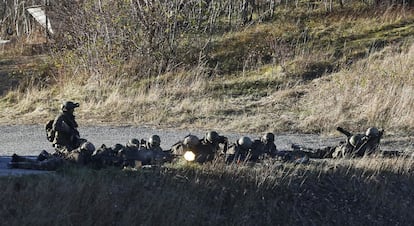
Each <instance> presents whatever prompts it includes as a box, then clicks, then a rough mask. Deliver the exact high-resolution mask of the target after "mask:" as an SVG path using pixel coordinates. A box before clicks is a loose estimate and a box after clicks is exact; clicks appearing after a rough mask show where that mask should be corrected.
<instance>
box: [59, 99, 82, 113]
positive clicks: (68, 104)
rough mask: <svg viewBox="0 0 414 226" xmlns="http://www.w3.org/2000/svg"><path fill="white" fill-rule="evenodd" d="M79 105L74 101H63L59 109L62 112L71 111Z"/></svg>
mask: <svg viewBox="0 0 414 226" xmlns="http://www.w3.org/2000/svg"><path fill="white" fill-rule="evenodd" d="M77 107H79V103H75V102H72V101H65V102H63V104H62V106H61V109H62V111H63V112H69V113H73V111H74V109H75V108H77Z"/></svg>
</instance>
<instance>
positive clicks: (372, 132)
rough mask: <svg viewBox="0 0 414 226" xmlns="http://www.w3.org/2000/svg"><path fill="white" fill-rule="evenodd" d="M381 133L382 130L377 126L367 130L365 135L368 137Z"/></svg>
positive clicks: (377, 135)
mask: <svg viewBox="0 0 414 226" xmlns="http://www.w3.org/2000/svg"><path fill="white" fill-rule="evenodd" d="M379 135H380V132H379V130H378V129H377V128H375V127H370V128H368V129H367V131H366V132H365V136H368V137H379Z"/></svg>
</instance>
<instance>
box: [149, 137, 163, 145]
mask: <svg viewBox="0 0 414 226" xmlns="http://www.w3.org/2000/svg"><path fill="white" fill-rule="evenodd" d="M148 143H149V144H151V146H153V147H159V146H160V145H161V138H160V136H158V135H152V136H151V137H150V138H149V139H148Z"/></svg>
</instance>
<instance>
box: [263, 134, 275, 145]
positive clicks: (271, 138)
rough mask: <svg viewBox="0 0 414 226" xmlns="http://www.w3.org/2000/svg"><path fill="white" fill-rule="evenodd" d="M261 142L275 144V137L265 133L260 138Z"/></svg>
mask: <svg viewBox="0 0 414 226" xmlns="http://www.w3.org/2000/svg"><path fill="white" fill-rule="evenodd" d="M261 141H262V142H263V143H264V144H270V143H273V142H275V135H274V134H273V133H266V134H265V135H263V136H262V138H261Z"/></svg>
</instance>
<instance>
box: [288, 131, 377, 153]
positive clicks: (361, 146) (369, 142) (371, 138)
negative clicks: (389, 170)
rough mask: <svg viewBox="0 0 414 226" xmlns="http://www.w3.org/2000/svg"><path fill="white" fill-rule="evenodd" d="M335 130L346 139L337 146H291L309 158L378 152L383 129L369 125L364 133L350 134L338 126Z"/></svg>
mask: <svg viewBox="0 0 414 226" xmlns="http://www.w3.org/2000/svg"><path fill="white" fill-rule="evenodd" d="M337 130H338V131H340V132H341V133H343V134H345V135H346V136H347V139H346V141H342V142H340V143H339V145H338V146H334V147H325V148H322V149H310V148H302V147H300V146H296V145H293V146H292V147H293V149H294V151H296V152H297V153H299V152H303V154H302V155H307V156H308V157H310V158H344V157H346V158H353V157H362V156H365V155H371V154H375V153H378V152H379V144H380V140H381V138H382V135H383V130H378V129H377V128H375V127H371V128H368V130H367V131H366V132H365V134H351V133H350V132H348V131H346V130H344V129H342V128H340V127H338V128H337Z"/></svg>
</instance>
